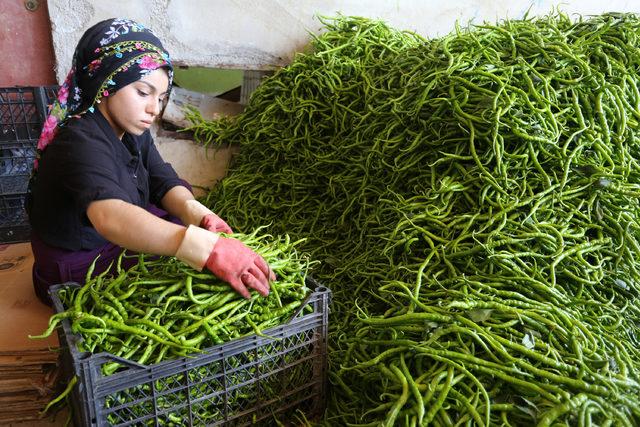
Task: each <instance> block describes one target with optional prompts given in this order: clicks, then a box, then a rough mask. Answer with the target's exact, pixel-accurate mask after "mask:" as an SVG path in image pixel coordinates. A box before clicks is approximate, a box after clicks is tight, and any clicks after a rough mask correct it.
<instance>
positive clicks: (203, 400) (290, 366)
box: [50, 278, 331, 426]
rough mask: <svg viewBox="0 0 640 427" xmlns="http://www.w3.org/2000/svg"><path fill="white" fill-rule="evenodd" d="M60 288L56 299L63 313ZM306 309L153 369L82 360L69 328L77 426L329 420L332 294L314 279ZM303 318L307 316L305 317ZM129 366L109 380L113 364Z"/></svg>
mask: <svg viewBox="0 0 640 427" xmlns="http://www.w3.org/2000/svg"><path fill="white" fill-rule="evenodd" d="M62 286H78V285H77V284H64V285H56V286H54V287H52V288H51V290H50V294H51V297H52V300H53V303H54V308H55V310H56V312H61V311H63V310H64V308H63V306H62V303H61V301H60V299H59V298H58V296H57V290H58V289H60V287H62ZM307 286H309V287H310V288H311V289H312V293H311V294H310V296H309V297H308V299H307V301H306V303H305V304H304V306H310V307H311V308H312V312H310V313H308V314H298V315H297V316H295V317H294V318H292V319H291V320H290V321H289V322H288V323H286V324H283V325H280V326H277V327H274V328H271V329H268V330H266V331H264V334H266V335H269V336H271V337H276V338H277V339H271V338H266V337H261V336H257V335H250V336H247V337H244V338H239V339H236V340H234V341H231V342H228V343H224V344H221V345H217V346H214V347H211V348H209V349H207V350H206V351H205V352H203V353H197V354H193V355H192V357H185V358H181V359H177V360H169V361H165V362H161V363H158V364H154V365H140V364H138V363H135V362H131V361H128V360H126V359H122V358H120V357H116V356H114V355H111V354H109V353H98V354H90V353H80V352H79V351H78V350H77V343H78V340H79V339H81V338H80V337H79V336H78V335H76V334H73V333H72V332H71V330H70V324H69V322H68V321H67V320H65V321H63V322H62V328H58V335H59V338H60V345H61V347H62V369H63V373H64V376H65V378H67V379H70V378H71V377H72V376H73V375H76V376H77V378H78V383H77V384H76V386H75V387H74V389H73V391H72V395H71V398H70V402H71V405H72V413H73V419H74V423H75V424H76V425H77V426H106V425H114V426H133V425H135V426H140V425H152V426H164V425H189V426H204V425H207V426H218V425H224V426H243V425H255V424H263V425H274V420H276V419H277V420H282V421H283V422H284V423H285V424H288V423H290V422H293V421H294V420H295V414H296V412H297V411H298V410H301V411H303V412H304V414H305V417H307V419H314V418H319V417H320V416H321V415H322V413H323V412H324V408H325V404H326V387H327V332H328V314H329V303H330V298H331V291H330V290H329V289H328V288H326V287H324V286H321V285H319V284H318V283H317V282H315V281H314V280H313V279H311V278H309V279H307ZM298 313H302V312H301V311H299V312H298ZM114 361H115V362H119V363H121V364H122V365H124V366H125V368H124V369H123V370H121V371H120V372H116V373H115V374H113V375H110V376H104V375H103V374H102V372H101V366H102V365H103V364H105V363H109V362H114Z"/></svg>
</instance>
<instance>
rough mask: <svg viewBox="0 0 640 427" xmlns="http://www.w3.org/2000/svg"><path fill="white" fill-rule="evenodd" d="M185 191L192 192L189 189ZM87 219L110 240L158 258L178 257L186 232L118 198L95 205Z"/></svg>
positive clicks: (182, 228) (88, 212)
mask: <svg viewBox="0 0 640 427" xmlns="http://www.w3.org/2000/svg"><path fill="white" fill-rule="evenodd" d="M185 191H187V192H188V190H187V189H186V188H185ZM170 213H171V212H170ZM87 216H88V218H89V221H91V224H93V226H94V228H95V229H96V231H97V232H98V233H99V234H100V235H101V236H102V237H104V238H105V239H107V240H108V241H110V242H112V243H115V244H117V245H119V246H122V247H123V248H126V249H129V250H132V251H135V252H144V253H151V254H155V255H169V256H173V255H175V253H176V251H177V250H178V247H179V246H180V242H182V238H183V237H184V233H185V230H186V228H185V227H182V226H180V225H177V224H174V223H172V222H169V221H165V220H163V219H161V218H159V217H157V216H155V215H153V214H152V213H150V212H148V211H146V210H145V209H143V208H141V207H139V206H135V205H132V204H131V203H127V202H125V201H123V200H118V199H107V200H98V201H95V202H92V203H91V204H89V207H88V208H87Z"/></svg>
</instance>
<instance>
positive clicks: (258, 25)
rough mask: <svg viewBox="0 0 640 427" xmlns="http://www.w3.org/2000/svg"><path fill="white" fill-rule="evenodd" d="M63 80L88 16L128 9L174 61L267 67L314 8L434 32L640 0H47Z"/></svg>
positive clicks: (306, 24)
mask: <svg viewBox="0 0 640 427" xmlns="http://www.w3.org/2000/svg"><path fill="white" fill-rule="evenodd" d="M48 7H49V14H50V16H51V23H52V27H53V43H54V49H55V51H56V57H57V60H58V70H57V76H58V80H59V81H62V80H63V79H64V77H65V76H66V73H67V71H68V69H69V67H70V64H71V57H72V56H73V50H74V48H75V45H76V43H77V41H78V39H79V38H80V36H81V35H82V33H83V32H84V31H85V30H86V29H87V28H88V27H89V26H91V25H92V24H94V23H96V22H98V21H100V20H103V19H106V18H110V17H127V18H132V19H135V20H138V21H140V22H141V23H142V24H144V25H146V26H148V27H150V28H152V29H153V30H154V32H155V33H156V34H157V35H158V36H159V37H160V39H161V40H162V41H163V43H164V44H165V47H167V49H168V50H169V52H170V53H171V56H172V57H173V60H174V61H175V62H176V63H182V64H189V65H194V66H195V65H201V66H207V67H215V68H238V69H254V70H259V69H268V68H272V67H277V66H282V65H285V64H287V63H288V62H290V60H291V58H292V57H293V55H294V53H295V52H296V51H299V50H301V49H302V48H303V47H304V46H305V45H306V44H307V42H308V40H309V34H308V33H309V32H314V33H317V32H318V31H319V30H320V27H321V26H320V23H319V22H318V20H317V18H316V16H318V15H320V16H322V15H324V16H334V15H336V14H337V13H339V12H340V13H342V14H344V15H358V16H366V17H371V18H380V19H383V20H385V21H386V22H388V23H389V24H390V25H391V26H393V27H395V28H397V29H403V30H413V31H416V32H418V33H420V34H422V35H424V36H428V37H434V36H438V35H443V34H446V33H448V32H449V31H451V29H453V26H454V24H455V22H456V21H459V22H460V23H461V24H465V23H467V22H475V23H481V22H483V21H489V22H495V21H496V20H499V19H503V18H507V17H509V18H518V17H522V15H523V14H524V12H525V11H526V10H527V9H529V8H531V10H530V15H544V14H548V13H549V12H550V11H551V10H552V9H553V8H554V7H560V9H561V10H562V11H564V12H565V13H570V14H574V13H578V14H582V15H587V14H598V13H602V12H605V11H617V12H639V13H640V0H563V1H560V0H535V1H532V0H444V1H443V0H351V1H347V0H49V1H48Z"/></svg>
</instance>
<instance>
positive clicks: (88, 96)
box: [34, 18, 173, 171]
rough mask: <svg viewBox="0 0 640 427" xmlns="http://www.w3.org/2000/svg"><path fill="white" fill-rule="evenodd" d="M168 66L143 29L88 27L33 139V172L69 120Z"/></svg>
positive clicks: (114, 24)
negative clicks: (59, 130)
mask: <svg viewBox="0 0 640 427" xmlns="http://www.w3.org/2000/svg"><path fill="white" fill-rule="evenodd" d="M160 67H164V68H166V69H167V71H168V73H169V87H171V83H172V80H173V67H172V65H171V60H170V59H169V54H168V53H167V51H165V50H164V48H163V47H162V43H161V42H160V40H159V39H158V38H157V37H156V36H155V35H153V33H152V32H151V31H150V30H149V29H148V28H145V27H144V26H143V25H141V24H139V23H137V22H135V21H131V20H129V19H113V18H112V19H107V20H105V21H102V22H99V23H97V24H95V25H94V26H93V27H91V28H89V29H88V30H87V31H86V32H85V33H84V35H83V36H82V38H81V39H80V41H79V42H78V46H77V47H76V50H75V52H74V54H73V62H72V66H71V70H70V71H69V74H68V75H67V78H66V79H65V81H64V83H63V84H62V86H60V89H59V91H58V96H57V99H56V101H55V102H54V103H53V105H52V106H51V109H50V110H49V116H48V117H47V120H46V121H45V123H44V126H43V128H42V133H41V134H40V138H39V139H38V146H37V155H36V160H35V163H34V171H35V170H36V169H37V168H38V159H39V158H40V155H41V154H42V152H43V151H44V149H45V148H46V147H47V145H49V144H50V143H51V141H53V139H54V137H55V135H56V132H57V130H58V127H59V126H63V125H64V123H65V122H66V121H67V120H68V119H69V118H70V117H75V116H80V115H82V114H85V113H86V112H90V113H92V112H93V111H94V108H95V105H96V104H98V103H100V100H101V99H102V98H103V97H106V96H110V95H113V94H114V93H115V92H116V91H118V89H121V88H123V87H125V86H127V85H128V84H130V83H133V82H135V81H137V80H140V78H142V77H143V76H144V75H146V74H148V73H150V72H151V71H153V70H155V69H157V68H160Z"/></svg>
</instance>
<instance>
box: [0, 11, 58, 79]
mask: <svg viewBox="0 0 640 427" xmlns="http://www.w3.org/2000/svg"><path fill="white" fill-rule="evenodd" d="M25 3H26V0H0V87H10V86H41V85H51V84H56V76H55V72H54V67H55V56H54V53H53V44H52V41H51V21H50V20H49V11H48V8H47V2H46V0H37V1H36V3H37V4H38V7H37V8H36V9H35V10H34V11H29V10H27V8H26V6H25Z"/></svg>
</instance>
